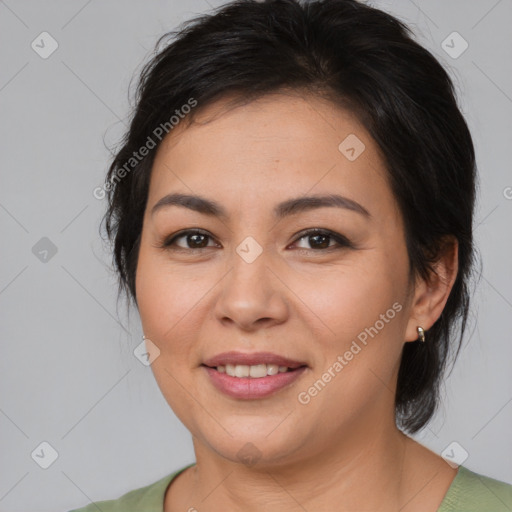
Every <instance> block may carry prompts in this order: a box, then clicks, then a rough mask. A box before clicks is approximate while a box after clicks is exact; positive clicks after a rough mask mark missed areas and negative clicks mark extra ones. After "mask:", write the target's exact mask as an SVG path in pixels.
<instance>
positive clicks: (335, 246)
mask: <svg viewBox="0 0 512 512" xmlns="http://www.w3.org/2000/svg"><path fill="white" fill-rule="evenodd" d="M162 40H163V39H162ZM162 40H161V41H162ZM161 41H160V42H161ZM475 178H476V176H475V156H474V149H473V143H472V139H471V136H470V133H469V131H468V128H467V125H466V123H465V121H464V119H463V117H462V115H461V113H460V111H459V109H458V107H457V104H456V100H455V98H454V93H453V87H452V83H451V81H450V78H449V77H448V75H447V73H446V72H445V71H444V69H443V68H442V67H441V66H440V64H439V63H438V62H437V61H436V60H435V59H434V57H433V56H432V55H431V54H430V53H429V52H427V51H426V50H425V49H423V48H422V47H421V46H419V45H418V44H417V43H415V42H414V41H413V40H412V39H411V37H410V35H409V33H408V30H407V28H406V27H405V26H404V25H403V24H402V23H400V22H399V21H397V20H396V19H395V18H393V17H391V16H390V15H388V14H385V13H384V12H382V11H380V10H377V9H375V8H371V7H369V6H366V5H364V4H360V3H358V2H356V1H355V0H326V1H312V2H302V3H300V2H298V1H296V0H270V1H266V2H255V1H249V0H243V1H240V2H234V3H231V4H228V5H226V6H224V7H223V8H221V9H220V10H219V11H217V12H216V13H215V14H214V15H211V16H204V17H201V18H198V19H196V20H194V21H193V22H192V23H190V24H189V25H188V27H187V28H185V29H184V30H183V31H182V32H180V33H179V34H178V37H177V38H176V40H175V41H174V42H172V44H170V45H168V46H166V47H165V48H163V49H162V50H161V51H160V52H159V53H158V54H157V55H156V56H155V58H154V59H153V60H152V61H151V62H150V63H149V64H148V65H147V66H146V67H145V69H144V70H143V72H142V75H141V82H140V85H139V89H138V96H137V106H136V111H135V114H134V117H133V121H132V123H131V126H130V128H129V131H128V133H127V136H126V138H125V141H124V145H123V147H122V148H121V149H120V151H119V152H118V153H117V155H116V157H115V159H114V161H113V163H112V165H111V167H110V170H109V174H108V176H107V180H106V184H105V190H106V191H107V192H108V197H109V210H108V212H107V216H106V228H107V232H108V235H109V236H110V237H111V239H112V240H113V242H114V257H115V263H116V268H117V270H118V273H119V277H120V284H121V287H122V288H124V289H125V290H126V292H127V293H128V294H129V296H130V297H131V298H132V299H133V300H134V302H135V304H136V306H137V308H138V311H139V313H140V317H141V321H142V326H143V331H144V333H145V341H146V348H147V353H146V357H147V358H148V360H149V362H151V365H152V369H153V372H154V375H155V378H156V380H157V382H158V384H159V386H160V389H161V391H162V393H163V395H164V397H165V398H166V400H167V401H168V403H169V405H170V406H171V408H172V409H173V411H174V412H175V413H176V415H177V416H178V417H179V418H180V419H181V421H182V422H183V423H184V425H185V426H186V427H187V428H188V429H189V430H190V432H191V434H192V437H193V443H194V450H195V455H196V463H195V464H192V465H190V466H187V467H186V468H182V469H181V470H179V471H178V472H176V473H173V474H170V475H167V476H166V477H164V478H163V479H161V480H160V481H158V482H156V483H154V484H152V485H150V486H147V487H145V488H142V489H137V490H135V491H132V492H130V493H128V494H126V495H125V496H123V497H121V498H119V499H118V500H111V501H108V502H99V503H96V504H91V505H89V506H88V507H85V508H83V509H81V511H82V512H86V511H87V512H89V511H92V510H97V507H99V508H100V509H101V510H102V511H103V512H107V511H114V510H119V511H121V510H122V511H124V512H128V511H135V510H137V511H143V510H147V511H149V510H152V511H153V510H154V511H156V510H160V511H165V512H176V511H186V510H188V511H199V512H201V511H217V510H233V511H234V510H240V511H242V510H243V511H263V510H269V509H270V508H271V507H272V509H273V510H282V511H295V510H297V511H299V510H302V511H304V510H308V511H333V510H379V511H397V510H400V511H402V512H409V511H414V512H434V511H442V512H447V511H468V510H475V511H476V510H478V511H484V510H485V511H493V512H496V511H499V510H511V509H512V486H510V485H508V484H505V483H502V482H498V481H496V480H492V479H490V478H486V477H483V476H481V475H478V474H476V473H473V472H472V471H470V470H468V469H466V468H464V467H457V466H456V465H455V464H453V463H451V464H448V463H447V462H446V461H445V460H443V459H442V458H441V457H439V456H438V455H436V454H434V453H433V452H431V451H430V450H428V449H427V448H425V447H423V446H422V445H420V444H419V443H417V442H416V441H414V440H413V439H412V438H411V437H409V436H408V435H407V434H412V433H415V432H417V431H418V430H420V429H421V428H422V427H424V426H425V425H426V424H427V422H428V421H429V419H430V418H431V417H432V415H433V413H434V411H435V409H436V405H437V402H438V390H439V386H440V382H441V377H442V374H443V369H444V367H445V363H446V361H447V357H448V356H449V355H450V354H451V353H456V352H457V347H458V346H459V343H460V341H461V340H462V336H463V334H464V328H465V325H466V318H467V315H468V308H469V292H468V290H469V279H470V277H471V272H472V268H473V261H474V254H473V240H472V226H473V224H472V223H473V208H474V201H475Z"/></svg>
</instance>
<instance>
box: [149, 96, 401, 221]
mask: <svg viewBox="0 0 512 512" xmlns="http://www.w3.org/2000/svg"><path fill="white" fill-rule="evenodd" d="M176 191H178V192H183V193H197V194H200V195H202V196H210V197H212V196H214V197H216V198H217V199H218V200H219V201H222V202H224V203H226V204H228V205H229V204H230V203H232V204H236V205H239V204H240V201H241V200H242V198H243V199H244V200H245V202H246V203H250V204H252V205H253V206H256V205H262V204H266V203H268V202H274V200H277V198H279V199H280V200H282V199H283V198H286V197H292V196H293V197H296V196H299V195H306V194H308V195H309V194H327V193H340V194H343V195H345V196H348V197H351V198H353V199H354V200H356V201H358V202H360V203H361V204H363V205H364V206H367V209H368V210H374V211H375V210H376V209H377V210H379V209H381V210H386V208H387V209H389V208H393V207H394V206H396V205H395V204H394V198H393V197H392V194H391V191H390V188H389V186H388V180H387V171H386V169H385V166H384V163H383V160H382V158H381V155H380V152H379V149H378V147H377V145H376V144H375V142H374V141H373V140H372V139H371V137H370V135H369V134H368V132H367V131H366V129H365V128H364V127H363V125H362V124H361V123H360V122H359V121H358V119H357V118H356V117H355V116H354V115H353V114H352V113H350V112H349V111H348V110H344V109H342V108H340V107H338V106H335V105H334V104H332V103H330V102H328V101H326V100H324V99H320V98H318V97H315V96H300V95H294V94H272V95H268V96H265V97H263V98H261V99H259V100H256V101H253V102H251V103H248V104H243V105H238V106H235V107H232V106H230V103H229V102H228V100H220V101H217V102H215V103H213V104H212V105H209V106H207V107H205V108H204V109H202V110H200V111H199V112H198V113H197V114H196V115H195V116H194V120H193V122H192V123H191V124H189V123H182V124H181V125H178V126H177V127H175V128H174V129H173V131H171V132H170V133H169V134H168V135H167V136H166V138H165V139H164V140H163V142H162V144H161V145H160V147H159V148H158V152H157V155H156V158H155V161H154V165H153V171H152V176H151V186H150V194H149V200H148V206H151V205H154V204H155V203H156V202H157V201H158V200H159V199H160V198H161V197H162V196H163V195H165V194H168V193H170V192H176ZM381 213H382V212H381Z"/></svg>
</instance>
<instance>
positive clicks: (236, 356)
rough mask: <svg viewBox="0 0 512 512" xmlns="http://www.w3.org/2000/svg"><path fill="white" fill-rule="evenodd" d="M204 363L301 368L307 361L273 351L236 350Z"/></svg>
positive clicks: (212, 365) (209, 364)
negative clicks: (249, 351)
mask: <svg viewBox="0 0 512 512" xmlns="http://www.w3.org/2000/svg"><path fill="white" fill-rule="evenodd" d="M203 364H204V365H206V366H210V367H212V368H213V367H216V366H226V365H227V364H233V365H237V364H239V365H240V364H243V365H247V366H253V365H257V364H277V365H278V366H287V367H288V368H299V367H301V366H306V363H303V362H300V361H294V360H293V359H289V358H287V357H283V356H279V355H277V354H273V353H272V352H253V353H244V352H236V351H231V352H223V353H222V354H217V355H216V356H213V357H211V358H210V359H207V360H206V361H204V362H203Z"/></svg>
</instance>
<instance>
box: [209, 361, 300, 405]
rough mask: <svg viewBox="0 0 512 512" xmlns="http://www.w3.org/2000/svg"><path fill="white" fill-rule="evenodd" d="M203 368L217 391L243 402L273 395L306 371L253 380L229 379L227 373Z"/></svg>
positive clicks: (246, 378)
mask: <svg viewBox="0 0 512 512" xmlns="http://www.w3.org/2000/svg"><path fill="white" fill-rule="evenodd" d="M203 368H204V369H205V370H206V371H207V373H208V375H209V376H210V379H211V381H212V383H213V385H214V386H215V387H216V388H217V389H218V390H219V391H222V392H223V393H225V394H226V395H228V396H230V397H233V398H241V399H244V400H254V399H258V398H265V397H267V396H270V395H273V394H274V393H276V392H277V391H280V390H281V389H283V388H285V387H287V386H289V385H290V384H291V383H292V382H295V381H296V380H297V379H298V378H299V377H300V376H301V375H302V374H303V373H304V370H306V366H302V367H301V368H297V369H296V370H293V371H291V372H283V373H277V374H276V375H267V376H266V377H260V378H257V379H253V378H250V377H230V376H229V375H228V374H227V373H219V372H218V371H217V370H216V369H215V368H210V367H209V366H203Z"/></svg>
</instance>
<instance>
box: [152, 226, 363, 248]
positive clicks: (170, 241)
mask: <svg viewBox="0 0 512 512" xmlns="http://www.w3.org/2000/svg"><path fill="white" fill-rule="evenodd" d="M189 235H203V236H206V237H208V238H210V239H213V237H212V236H211V235H210V234H209V233H208V232H206V231H203V230H201V229H188V230H184V231H180V232H178V233H175V234H174V235H171V236H170V237H167V238H165V239H164V240H163V242H161V243H160V244H159V245H158V248H160V249H165V250H172V251H177V252H198V251H202V250H204V249H211V247H197V248H183V247H177V248H175V247H173V245H174V243H175V242H176V240H178V239H180V238H184V237H187V236H189ZM315 235H320V236H326V237H329V238H331V239H332V240H334V241H335V242H336V243H337V244H338V247H336V246H329V247H327V248H325V249H302V248H299V249H298V250H300V251H306V252H316V253H319V252H331V251H332V250H339V249H346V248H354V246H353V244H352V243H351V242H350V240H349V239H348V238H346V237H345V236H343V235H340V234H339V233H336V232H334V231H330V230H328V229H320V228H313V229H308V230H306V231H303V232H301V233H299V234H298V236H297V238H296V239H295V241H294V242H293V243H296V242H298V241H300V240H302V239H303V238H308V237H311V236H315Z"/></svg>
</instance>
